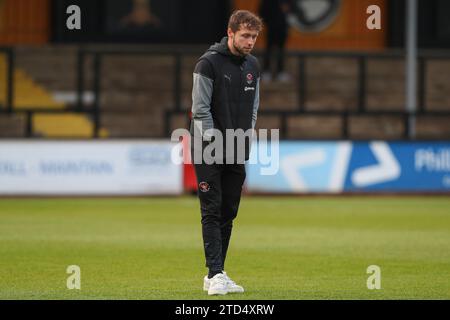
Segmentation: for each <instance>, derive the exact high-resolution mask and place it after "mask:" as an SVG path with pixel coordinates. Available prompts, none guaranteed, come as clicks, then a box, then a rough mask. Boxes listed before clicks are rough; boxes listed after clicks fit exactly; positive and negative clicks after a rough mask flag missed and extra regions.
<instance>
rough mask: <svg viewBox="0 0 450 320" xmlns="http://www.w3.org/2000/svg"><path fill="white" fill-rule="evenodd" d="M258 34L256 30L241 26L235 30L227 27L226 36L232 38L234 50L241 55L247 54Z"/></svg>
mask: <svg viewBox="0 0 450 320" xmlns="http://www.w3.org/2000/svg"><path fill="white" fill-rule="evenodd" d="M258 34H259V32H258V31H256V30H250V29H247V28H245V27H243V26H241V28H240V29H239V30H238V31H236V32H233V31H232V30H231V29H230V28H228V38H230V39H231V40H232V45H233V48H234V50H236V51H237V52H238V53H239V54H240V55H242V56H245V55H247V54H249V53H250V52H251V51H252V50H253V47H254V46H255V43H256V39H257V38H258Z"/></svg>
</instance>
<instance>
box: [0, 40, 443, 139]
mask: <svg viewBox="0 0 450 320" xmlns="http://www.w3.org/2000/svg"><path fill="white" fill-rule="evenodd" d="M0 52H4V53H5V54H6V55H7V57H8V59H7V60H8V68H7V79H8V86H7V103H6V106H3V108H2V106H0V116H1V113H5V112H6V113H8V114H11V113H12V112H22V113H25V114H26V119H27V120H26V128H27V129H26V136H27V137H32V136H33V127H32V118H33V116H34V114H36V113H61V112H78V113H84V114H88V115H91V116H92V120H93V123H94V133H93V138H98V137H99V130H100V123H101V116H102V112H101V108H100V98H101V94H102V90H101V79H102V61H103V59H104V57H106V56H111V55H125V54H126V55H147V56H151V55H164V56H171V57H172V58H173V63H174V69H173V74H172V77H173V95H172V104H173V106H172V108H170V110H166V112H165V117H164V119H162V120H163V121H164V128H165V129H164V133H165V135H166V136H167V137H169V136H170V120H171V118H172V116H174V115H185V116H186V126H187V125H188V121H189V111H188V109H189V108H186V107H183V106H182V102H181V101H182V99H181V95H182V92H183V83H182V80H181V72H182V63H183V62H182V61H183V59H182V58H183V57H184V56H188V55H190V56H192V55H198V56H200V55H201V54H202V51H201V50H199V49H198V48H186V47H182V48H170V47H162V48H144V47H142V48H134V49H129V48H116V49H95V48H83V47H80V48H79V50H78V53H77V63H76V70H75V72H76V75H77V88H76V91H77V102H76V105H75V107H74V108H68V109H64V110H49V109H47V110H44V109H39V110H37V109H36V110H35V109H27V110H23V109H20V110H15V109H14V107H13V105H14V97H13V92H14V91H13V85H14V83H13V81H12V79H13V69H14V62H15V59H14V50H13V49H12V48H0ZM256 54H257V55H259V54H260V52H257V53H256ZM287 56H288V57H294V58H296V59H298V68H299V69H298V74H299V80H298V83H297V101H298V103H297V107H296V110H289V111H288V110H285V111H283V110H260V111H259V115H277V116H280V119H281V121H280V123H281V125H280V137H281V138H286V137H287V128H288V126H287V119H288V117H290V116H293V115H312V116H340V117H341V118H342V132H341V138H342V139H348V138H349V118H350V117H352V116H372V117H377V116H386V115H388V116H397V117H401V118H402V119H403V121H404V133H403V138H404V139H406V140H407V139H409V137H408V125H409V124H408V117H409V116H410V113H409V112H408V111H406V108H404V107H402V106H397V107H396V108H392V111H387V110H385V111H374V110H372V111H370V110H367V61H368V60H369V59H403V58H404V56H405V55H404V52H403V51H387V52H354V51H352V52H343V51H334V52H331V51H291V52H288V53H287ZM88 57H92V58H93V64H92V70H91V72H92V75H93V91H94V92H93V93H94V101H93V103H92V105H86V104H85V103H84V102H83V99H82V97H83V95H84V93H85V91H86V75H85V70H84V65H85V61H86V59H87V58H88ZM309 58H346V59H351V60H356V61H357V66H358V72H357V76H356V77H355V81H357V86H356V88H357V89H356V91H355V93H354V94H355V97H356V98H357V108H356V110H342V111H336V110H334V109H332V108H329V110H323V111H312V110H307V108H306V105H307V102H308V94H307V88H308V77H307V63H306V62H307V60H308V59H309ZM436 59H447V60H450V52H436V51H420V52H419V56H418V66H419V73H418V84H419V85H418V93H417V95H418V102H419V104H418V110H417V111H416V112H415V113H414V114H413V115H416V116H420V115H429V116H450V107H449V108H448V110H446V111H430V110H427V107H426V94H427V91H426V88H427V83H426V80H427V79H426V73H427V63H428V61H429V60H436ZM279 107H282V106H279ZM399 108H400V109H404V111H398V109H399ZM136 138H139V137H136Z"/></svg>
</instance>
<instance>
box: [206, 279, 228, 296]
mask: <svg viewBox="0 0 450 320" xmlns="http://www.w3.org/2000/svg"><path fill="white" fill-rule="evenodd" d="M203 290H205V291H206V290H207V291H208V295H210V296H212V295H216V294H221V295H223V294H227V293H228V286H227V278H226V277H225V275H224V274H223V273H218V274H216V275H215V276H214V277H212V278H211V279H208V276H206V277H205V279H204V280H203Z"/></svg>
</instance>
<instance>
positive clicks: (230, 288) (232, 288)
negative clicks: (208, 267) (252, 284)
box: [203, 271, 244, 293]
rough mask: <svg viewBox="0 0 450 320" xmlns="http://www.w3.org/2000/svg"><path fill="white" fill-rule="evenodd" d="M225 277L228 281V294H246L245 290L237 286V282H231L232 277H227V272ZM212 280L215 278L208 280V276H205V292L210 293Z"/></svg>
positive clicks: (224, 273)
mask: <svg viewBox="0 0 450 320" xmlns="http://www.w3.org/2000/svg"><path fill="white" fill-rule="evenodd" d="M223 275H224V277H225V279H226V284H227V292H228V293H242V292H244V288H243V287H241V286H239V285H237V284H236V282H234V281H233V280H231V279H230V277H228V275H227V273H226V272H225V271H223ZM212 279H213V278H211V279H208V276H205V278H204V279H203V290H205V291H209V288H210V286H211V281H212Z"/></svg>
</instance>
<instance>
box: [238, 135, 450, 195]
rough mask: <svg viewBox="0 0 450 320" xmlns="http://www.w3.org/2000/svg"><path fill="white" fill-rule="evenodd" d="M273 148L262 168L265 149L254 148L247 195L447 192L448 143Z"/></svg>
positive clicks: (318, 144) (334, 143) (449, 185)
mask: <svg viewBox="0 0 450 320" xmlns="http://www.w3.org/2000/svg"><path fill="white" fill-rule="evenodd" d="M277 148H278V149H277V150H276V151H277V152H272V153H271V155H270V158H271V161H270V162H269V161H267V159H266V161H265V162H261V161H260V159H261V157H260V155H261V154H264V152H266V150H268V149H270V145H264V144H262V145H261V144H256V143H255V144H254V145H253V147H252V153H251V155H250V159H249V161H248V164H247V189H248V190H249V191H255V192H274V193H277V192H279V193H297V192H360V191H361V192H449V191H450V142H385V141H368V142H352V141H326V142H312V141H306V142H294V141H282V142H280V143H279V145H278V147H277ZM261 149H262V150H263V152H261ZM272 151H273V150H272ZM268 166H271V169H272V170H266V172H264V168H266V169H267V168H268ZM268 171H270V172H268Z"/></svg>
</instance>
